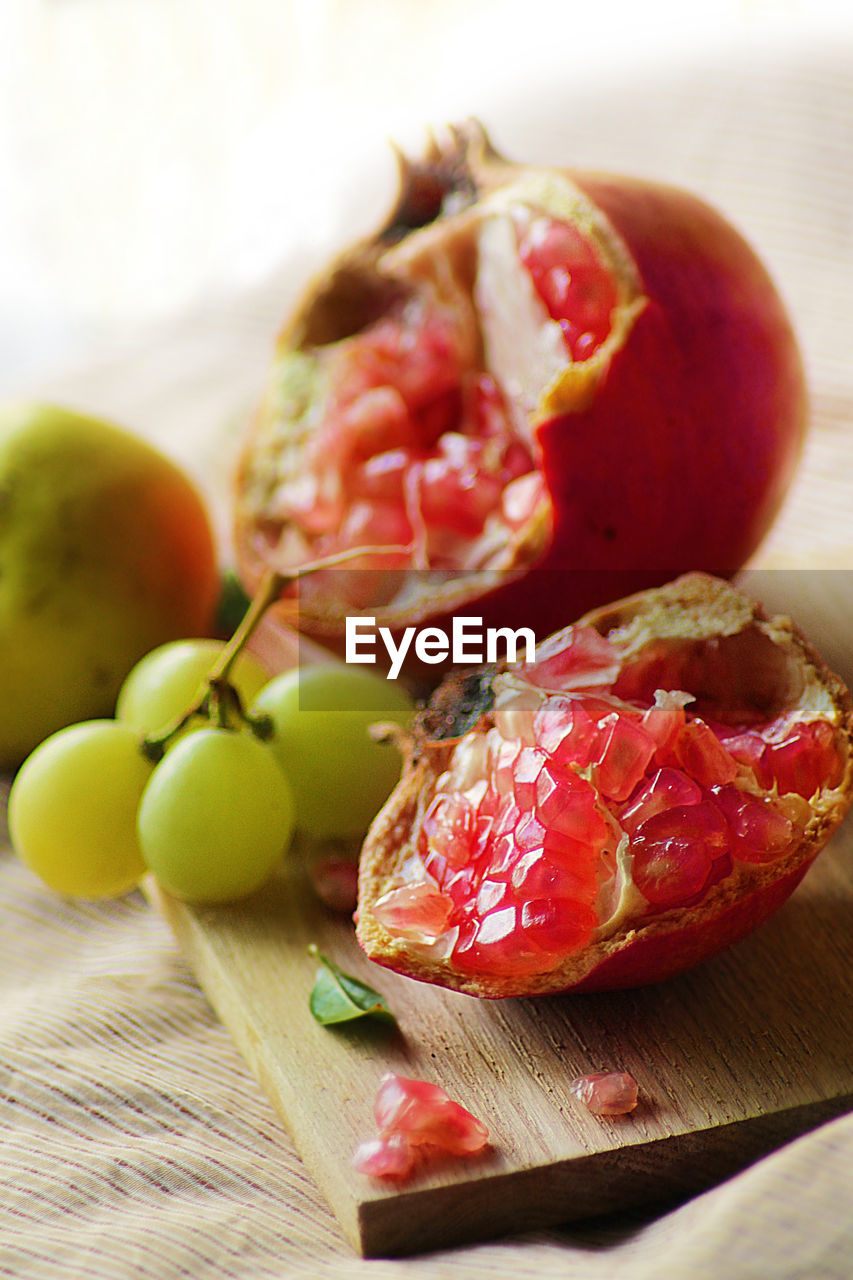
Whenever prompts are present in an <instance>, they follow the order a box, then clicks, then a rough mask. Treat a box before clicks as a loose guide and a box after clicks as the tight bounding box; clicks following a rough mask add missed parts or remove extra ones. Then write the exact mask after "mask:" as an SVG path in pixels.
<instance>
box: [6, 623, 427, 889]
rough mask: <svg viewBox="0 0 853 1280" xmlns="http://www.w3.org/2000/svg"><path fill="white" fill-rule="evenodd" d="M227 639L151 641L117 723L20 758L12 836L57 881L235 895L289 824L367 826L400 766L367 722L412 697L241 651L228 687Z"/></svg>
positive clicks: (377, 682)
mask: <svg viewBox="0 0 853 1280" xmlns="http://www.w3.org/2000/svg"><path fill="white" fill-rule="evenodd" d="M223 648H224V645H223V643H222V642H221V641H216V640H184V641H177V642H173V643H170V644H166V645H163V646H161V647H160V648H159V649H155V650H154V651H153V652H152V653H149V654H148V655H147V656H146V657H145V658H143V659H142V661H141V662H139V663H138V664H137V665H136V667H134V669H133V670H132V671H131V673H130V675H129V676H128V677H127V679H126V681H125V683H124V685H123V687H122V690H121V693H120V695H119V699H118V703H117V707H116V716H115V719H113V720H91V721H86V722H84V723H82V724H76V725H72V726H70V727H69V728H66V729H61V730H60V731H59V732H58V733H55V734H53V735H52V736H51V737H50V738H47V739H46V740H45V741H44V742H42V743H41V745H40V746H38V747H37V748H36V749H35V751H34V752H33V753H32V754H31V755H30V756H29V757H28V758H27V760H26V761H25V762H24V764H23V765H22V766H21V768H20V770H19V772H18V774H17V776H16V778H15V780H14V782H13V784H12V789H11V792H10V795H9V830H10V834H11V837H12V843H13V845H14V847H15V849H16V851H17V853H18V855H19V856H20V857H21V859H22V860H23V861H24V862H26V863H27V864H28V865H29V866H30V867H31V868H32V870H33V871H35V872H36V874H37V875H39V876H40V877H41V879H42V880H44V882H45V883H46V884H47V885H49V886H50V887H51V888H53V889H55V890H57V891H58V892H60V893H63V894H67V895H70V896H75V897H86V898H104V897H113V896H116V895H118V894H122V893H125V892H127V891H128V890H130V889H132V888H133V887H134V886H135V885H137V884H138V883H139V881H140V880H141V879H142V877H143V876H144V875H145V874H146V873H147V872H153V874H154V876H155V877H156V879H157V880H158V882H159V883H160V884H161V885H162V886H163V888H165V889H166V890H167V891H168V892H170V893H171V894H173V895H174V896H175V897H178V898H181V899H183V900H184V901H189V902H197V903H218V902H228V901H232V900H235V899H238V898H242V897H245V896H247V895H248V894H250V893H253V892H254V891H255V890H256V889H259V888H260V887H261V886H262V885H263V884H264V883H265V882H266V881H267V880H268V879H269V877H270V876H271V875H272V873H273V871H274V870H275V868H276V866H277V865H278V863H279V861H280V859H281V858H282V856H283V854H284V853H285V852H286V851H287V849H288V848H289V846H290V843H291V840H292V837H293V833H294V830H295V829H298V830H301V831H302V832H304V833H305V834H306V835H308V836H310V837H313V838H315V839H327V838H338V837H340V838H350V837H352V838H357V837H359V836H362V835H363V834H364V832H365V831H366V829H367V827H368V826H369V824H370V822H371V820H372V819H373V817H374V816H375V814H376V813H377V812H378V810H379V809H380V808H381V806H382V804H383V803H384V801H385V799H386V798H387V796H388V794H389V792H390V791H391V789H392V787H393V786H394V784H395V782H396V781H397V778H398V776H399V772H400V759H399V754H398V752H397V751H396V750H395V749H394V748H393V747H390V746H388V745H386V744H383V743H379V742H377V741H375V740H374V738H373V737H372V736H371V734H370V731H369V730H370V726H371V725H372V724H374V723H376V722H382V721H391V722H394V723H396V724H399V725H401V726H402V725H405V724H406V723H407V722H408V720H409V717H410V716H411V712H412V702H411V700H410V698H409V696H408V694H407V693H406V692H405V691H404V690H403V689H402V688H401V687H400V686H399V685H397V684H396V683H394V682H392V681H387V680H384V679H382V678H380V677H377V676H375V675H373V674H372V673H368V672H365V671H364V670H362V669H360V668H354V667H348V666H344V665H341V664H331V663H330V664H321V665H318V666H315V667H303V668H300V669H296V670H293V671H289V672H286V673H284V674H283V675H277V676H273V677H272V678H270V677H269V675H268V673H267V672H266V671H265V670H264V668H263V667H262V666H261V665H260V663H258V662H257V661H256V659H255V658H254V657H253V656H252V655H251V654H250V653H248V652H246V651H245V650H244V651H242V652H241V653H239V654H238V656H237V658H236V660H235V661H234V663H233V665H232V666H231V667H230V669H229V672H228V677H227V682H225V683H223V682H220V681H216V680H214V681H210V680H209V679H208V677H209V676H210V673H211V671H213V670H214V669H215V667H216V663H217V660H218V658H219V657H220V655H221V653H222V650H223ZM188 712H191V714H187V713H188ZM158 757H159V758H158Z"/></svg>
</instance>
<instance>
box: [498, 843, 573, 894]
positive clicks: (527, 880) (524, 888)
mask: <svg viewBox="0 0 853 1280" xmlns="http://www.w3.org/2000/svg"><path fill="white" fill-rule="evenodd" d="M576 850H577V853H581V852H583V846H582V845H577V846H576ZM583 865H584V863H583V859H582V857H579V856H577V855H576V857H575V859H573V860H572V863H570V864H569V865H568V866H562V865H558V864H557V863H556V862H555V861H553V860H552V859H551V858H549V857H548V855H547V854H546V852H545V850H544V849H534V850H533V851H532V852H530V853H525V854H523V855H522V857H520V858H519V859H518V860H517V862H516V863H515V865H514V867H513V868H512V873H511V876H510V884H511V885H512V887H513V889H514V890H515V891H516V893H517V894H518V896H519V898H520V899H522V900H526V901H529V900H531V899H534V898H575V899H578V900H580V901H582V900H583V899H584V898H587V897H588V896H589V887H590V886H589V883H588V881H589V877H584V876H583V875H582V874H581V872H580V871H579V870H576V869H575V868H576V867H578V868H582V867H583Z"/></svg>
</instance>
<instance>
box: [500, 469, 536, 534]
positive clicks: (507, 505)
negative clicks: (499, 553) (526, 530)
mask: <svg viewBox="0 0 853 1280" xmlns="http://www.w3.org/2000/svg"><path fill="white" fill-rule="evenodd" d="M544 496H545V481H544V480H543V478H542V476H541V475H540V474H539V472H538V471H531V472H529V473H528V474H527V475H522V476H519V477H518V478H517V479H515V480H512V481H511V482H510V483H509V484H508V485H507V487H506V488H505V489H504V492H503V499H502V506H503V514H504V519H505V520H506V522H507V524H508V525H509V526H510V528H512V529H519V528H521V526H522V525H524V524H526V523H527V521H528V520H530V519H531V518H532V517H533V516H534V515H535V513H536V512H537V511H538V510H539V508H540V507H541V505H542V500H543V498H544Z"/></svg>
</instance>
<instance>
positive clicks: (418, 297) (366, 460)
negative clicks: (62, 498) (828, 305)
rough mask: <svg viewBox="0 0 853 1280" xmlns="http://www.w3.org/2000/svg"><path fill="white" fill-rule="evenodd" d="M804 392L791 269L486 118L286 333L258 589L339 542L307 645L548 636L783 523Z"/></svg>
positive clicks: (245, 550) (257, 483)
mask: <svg viewBox="0 0 853 1280" xmlns="http://www.w3.org/2000/svg"><path fill="white" fill-rule="evenodd" d="M805 414H806V396H805V389H804V381H803V371H802V365H801V360H800V355H799V351H798V347H797V344H796V341H795V338H794V335H793V333H792V329H791V325H790V323H789V320H788V317H787V315H786V313H785V310H784V307H783V305H782V303H781V301H780V298H779V295H778V293H777V291H776V289H775V288H774V285H773V283H772V282H771V280H770V278H769V277H768V274H767V272H766V270H765V268H764V267H763V265H762V264H761V262H760V261H759V260H758V258H757V257H756V255H755V253H754V252H753V251H752V249H751V248H750V247H749V246H748V245H747V244H746V243H745V242H744V240H743V239H742V237H741V236H740V235H739V234H738V232H737V231H735V230H734V228H733V227H732V226H731V225H730V224H729V223H728V222H726V221H725V220H724V219H723V218H722V217H721V216H720V215H719V214H718V213H717V212H715V211H714V210H713V209H711V208H709V207H708V205H707V204H705V203H703V202H702V201H700V200H698V199H696V198H695V197H693V196H692V195H688V194H686V193H685V192H683V191H679V190H676V189H674V188H671V187H668V186H662V185H659V184H656V183H652V182H643V181H637V180H632V179H628V178H621V177H611V176H606V175H601V174H594V173H578V172H573V173H567V172H561V171H558V170H557V169H545V168H529V167H524V166H520V165H514V164H510V163H508V162H506V161H505V160H503V159H502V158H501V157H500V156H499V155H497V153H496V152H495V151H494V149H493V148H492V147H491V145H490V144H489V142H488V140H487V138H486V137H485V134H484V133H483V130H482V129H481V128H480V127H479V126H477V125H476V124H470V125H466V126H465V127H463V128H460V129H456V130H452V131H451V132H450V135H449V138H448V139H446V140H445V141H444V142H443V143H442V144H441V145H439V144H438V143H433V144H432V145H431V147H430V149H429V151H428V153H427V155H426V157H425V158H424V159H423V160H421V161H418V162H414V163H412V162H407V161H403V162H402V183H401V192H400V197H399V201H398V204H397V206H396V208H395V209H394V211H393V213H392V214H391V216H390V218H389V220H388V221H387V223H386V224H385V225H384V226H383V227H382V228H381V230H380V231H379V232H378V233H377V234H376V235H375V236H374V237H372V238H370V239H368V240H366V241H362V242H360V243H358V244H356V245H354V246H353V247H352V248H351V249H349V250H347V251H346V252H344V253H343V255H342V256H340V257H339V258H337V259H336V260H335V261H334V262H333V263H332V264H331V265H330V266H329V268H328V270H327V271H326V272H325V273H324V274H323V275H322V276H321V277H320V279H319V280H318V281H317V282H316V283H315V284H314V285H313V286H312V287H311V289H310V290H309V292H308V294H307V296H306V297H305V298H304V299H303V301H302V302H301V304H300V305H299V306H298V307H297V309H296V311H295V314H294V315H293V316H292V318H291V319H290V321H289V322H288V323H287V325H286V326H285V328H284V330H283V332H282V334H281V336H280V339H279V342H278V346H277V351H276V355H275V359H274V361H273V364H272V367H271V370H270V374H269V380H268V385H267V388H266V393H265V395H264V397H263V401H262V403H261V404H260V406H259V408H258V411H257V413H256V414H255V415H254V419H253V422H252V423H251V427H250V430H249V431H248V433H247V437H246V439H245V442H244V443H243V446H242V449H241V455H240V458H239V463H238V467H237V475H236V494H235V545H236V554H237V558H238V562H239V565H240V568H241V572H242V575H243V577H244V579H245V582H246V584H247V586H248V587H249V588H250V589H252V588H253V587H255V586H256V585H257V583H258V581H259V579H260V577H261V575H262V574H263V572H264V570H265V569H267V568H269V567H270V566H274V567H276V568H278V569H281V570H290V569H293V568H294V567H296V566H299V565H302V564H304V563H306V562H308V561H312V560H315V559H317V558H320V557H323V556H327V555H331V554H335V553H338V552H341V551H352V552H353V553H357V552H358V549H359V548H368V547H369V548H371V549H372V550H371V552H370V553H369V554H368V553H367V552H365V554H363V555H360V556H358V555H356V558H355V559H354V560H353V562H352V565H351V567H350V568H349V569H347V570H343V569H342V570H336V571H334V572H326V573H319V574H317V575H316V576H314V577H313V578H312V579H311V580H310V582H309V581H305V582H303V583H302V585H301V587H300V598H299V604H300V608H299V619H298V625H299V627H300V629H301V630H303V631H305V632H308V633H311V634H314V635H316V636H318V637H324V638H325V639H326V641H327V642H329V643H333V644H334V642H335V641H336V640H337V639H338V638H339V637H340V636H341V634H342V633H343V631H344V620H345V617H346V616H347V615H348V614H350V615H351V614H354V613H357V612H362V613H368V614H370V615H371V616H376V618H377V621H378V623H379V625H386V626H388V627H390V628H391V630H392V631H395V630H399V628H401V627H403V626H405V625H407V624H416V623H419V622H422V621H424V620H426V619H430V620H433V621H435V620H437V619H439V618H443V617H446V616H447V615H448V614H451V613H453V612H457V613H458V612H465V611H468V612H470V611H471V605H472V604H474V603H476V606H477V612H478V613H482V614H483V617H484V620H485V624H486V625H506V624H508V623H512V624H513V625H516V626H517V625H527V626H531V627H533V628H534V629H535V630H536V633H537V634H538V635H547V634H549V633H550V632H552V631H554V630H556V629H557V628H558V627H560V626H564V625H565V624H566V623H567V622H569V621H571V620H572V619H573V618H576V617H577V616H578V615H579V614H580V613H581V612H582V611H583V610H584V609H587V608H591V607H593V606H594V605H598V604H602V603H604V602H605V601H606V600H612V599H615V598H617V597H618V596H620V595H624V594H626V593H627V592H628V591H633V590H636V589H638V588H640V587H645V586H648V585H652V584H660V583H662V582H664V581H666V580H668V579H669V578H671V577H673V576H675V575H676V574H678V573H682V572H685V571H687V570H690V569H703V570H707V571H709V572H713V573H716V574H719V575H722V576H727V575H729V574H730V573H731V572H732V571H734V570H735V569H737V568H738V567H739V566H740V565H742V564H743V563H744V561H745V560H746V559H747V557H748V556H749V555H750V554H751V553H752V551H753V550H754V549H755V547H756V546H757V544H758V543H759V541H760V539H761V538H762V536H763V535H764V533H765V532H766V530H767V529H768V526H769V525H770V522H771V521H772V519H773V517H774V515H775V513H776V511H777V509H778V507H779V505H780V502H781V500H782V498H783V496H784V494H785V492H786V489H787V486H788V483H789V481H790V478H791V476H792V472H793V470H794V467H795V463H796V461H797V458H798V454H799V449H800V444H801V439H802V434H803V430H804V422H805Z"/></svg>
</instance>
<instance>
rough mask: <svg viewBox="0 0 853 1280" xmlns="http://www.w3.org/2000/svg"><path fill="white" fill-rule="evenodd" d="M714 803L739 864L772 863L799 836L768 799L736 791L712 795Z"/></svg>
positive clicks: (728, 790)
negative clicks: (724, 824) (723, 821)
mask: <svg viewBox="0 0 853 1280" xmlns="http://www.w3.org/2000/svg"><path fill="white" fill-rule="evenodd" d="M714 799H715V800H716V802H717V804H718V805H719V806H720V809H721V810H722V811H723V813H724V814H725V815H726V819H727V820H728V824H729V830H730V831H731V836H732V841H731V848H732V853H733V855H734V857H736V858H737V859H738V861H739V862H750V863H765V862H774V861H775V860H776V859H777V858H781V857H782V856H783V855H784V854H785V853H787V851H788V850H789V849H790V847H791V845H792V843H793V841H794V838H795V836H797V835H798V834H799V833H798V832H797V831H796V829H795V827H794V824H793V822H792V821H791V819H790V818H788V817H786V816H785V814H784V813H781V812H780V811H779V809H777V808H776V806H775V805H774V804H773V802H772V800H770V799H759V798H757V797H753V796H749V795H746V794H745V793H744V792H742V791H738V790H737V788H735V787H723V788H722V789H720V790H719V791H715V793H714Z"/></svg>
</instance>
